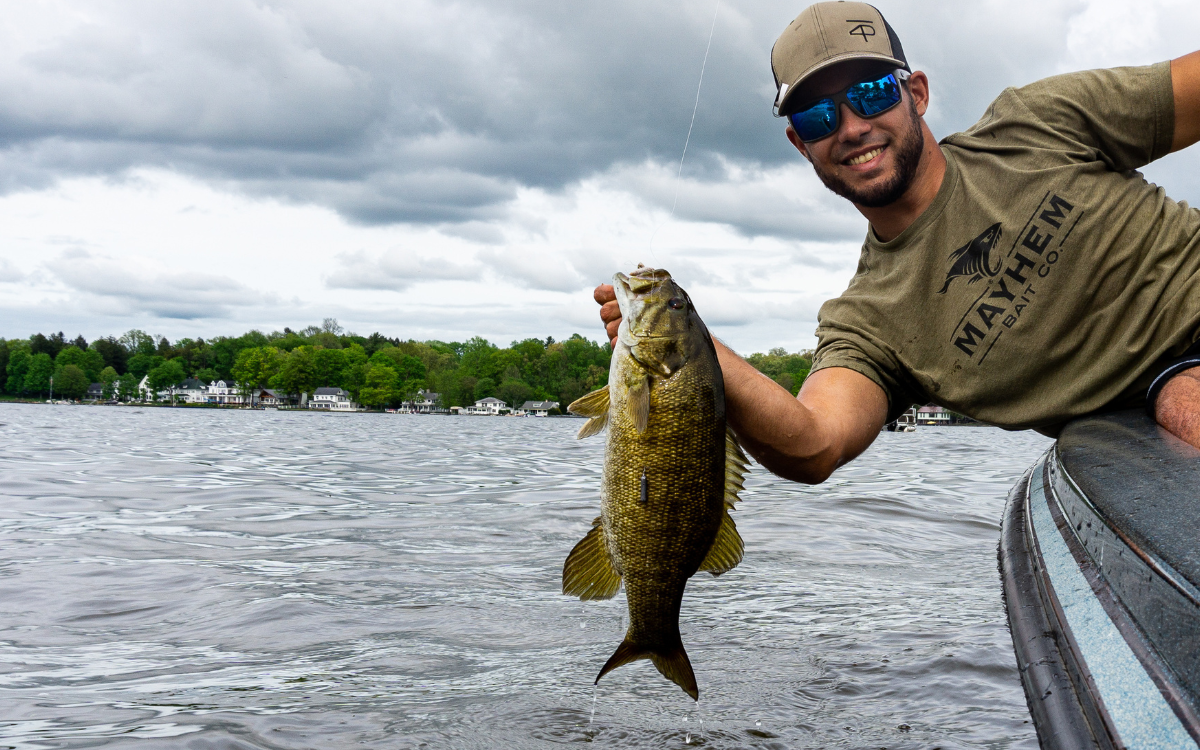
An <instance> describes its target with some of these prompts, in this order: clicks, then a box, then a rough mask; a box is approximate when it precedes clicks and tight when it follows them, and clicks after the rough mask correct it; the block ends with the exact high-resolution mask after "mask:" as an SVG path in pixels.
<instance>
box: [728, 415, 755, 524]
mask: <svg viewBox="0 0 1200 750" xmlns="http://www.w3.org/2000/svg"><path fill="white" fill-rule="evenodd" d="M749 473H750V460H749V459H748V458H746V454H745V453H743V452H742V446H741V445H739V444H738V440H737V435H735V434H734V433H733V428H731V427H726V428H725V507H726V508H728V509H730V510H732V509H733V504H734V503H736V502H737V501H738V500H741V498H740V497H738V493H739V492H741V491H742V489H744V484H743V482H745V479H746V475H747V474H749Z"/></svg>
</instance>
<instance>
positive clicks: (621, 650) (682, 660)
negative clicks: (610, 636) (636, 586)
mask: <svg viewBox="0 0 1200 750" xmlns="http://www.w3.org/2000/svg"><path fill="white" fill-rule="evenodd" d="M638 659H649V660H650V661H651V662H652V663H653V664H654V666H655V667H656V668H657V669H658V671H659V672H661V673H662V676H663V677H666V678H667V679H668V680H670V681H671V682H673V683H675V684H676V685H678V686H679V687H681V688H683V692H685V693H687V694H688V695H690V696H691V697H692V700H694V701H698V700H700V688H699V687H698V686H697V685H696V673H695V672H693V671H692V663H691V661H689V660H688V655H687V652H686V651H684V650H683V644H682V643H680V644H678V645H676V646H675V647H673V648H668V649H664V650H660V651H654V650H652V649H649V648H646V647H644V646H639V645H638V644H636V643H634V642H633V641H631V640H629V636H626V637H625V640H623V641H621V645H619V646H617V650H616V651H614V652H613V655H612V656H610V657H608V661H606V662H605V663H604V666H603V667H601V669H600V674H598V675H596V682H597V683H599V682H600V678H601V677H603V676H604V675H606V674H608V673H609V672H611V671H613V670H614V669H616V668H617V667H621V666H624V665H626V664H628V663H630V662H634V661H637V660H638Z"/></svg>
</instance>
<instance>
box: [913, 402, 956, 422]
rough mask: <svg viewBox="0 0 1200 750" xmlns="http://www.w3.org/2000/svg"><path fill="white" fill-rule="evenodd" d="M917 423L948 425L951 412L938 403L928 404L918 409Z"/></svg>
mask: <svg viewBox="0 0 1200 750" xmlns="http://www.w3.org/2000/svg"><path fill="white" fill-rule="evenodd" d="M917 424H924V425H947V424H950V412H948V411H946V410H945V409H943V408H942V407H940V406H937V405H936V404H927V405H925V406H922V407H921V408H920V409H917Z"/></svg>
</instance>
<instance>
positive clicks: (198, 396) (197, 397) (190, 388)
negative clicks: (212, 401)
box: [167, 378, 208, 404]
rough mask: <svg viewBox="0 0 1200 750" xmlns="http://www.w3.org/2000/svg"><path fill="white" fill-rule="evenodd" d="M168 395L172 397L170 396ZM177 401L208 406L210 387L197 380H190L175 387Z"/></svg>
mask: <svg viewBox="0 0 1200 750" xmlns="http://www.w3.org/2000/svg"><path fill="white" fill-rule="evenodd" d="M167 395H168V396H170V394H167ZM175 401H176V402H183V403H185V404H206V403H208V386H206V385H205V384H204V383H202V382H200V381H199V380H196V379H195V378H188V379H187V380H185V381H183V382H182V383H180V384H179V385H177V386H175Z"/></svg>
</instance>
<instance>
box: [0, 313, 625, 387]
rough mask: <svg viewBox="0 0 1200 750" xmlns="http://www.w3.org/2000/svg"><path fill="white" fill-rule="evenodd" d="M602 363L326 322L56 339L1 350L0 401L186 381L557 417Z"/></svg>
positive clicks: (598, 350)
mask: <svg viewBox="0 0 1200 750" xmlns="http://www.w3.org/2000/svg"><path fill="white" fill-rule="evenodd" d="M608 362H609V349H608V345H607V344H605V345H600V344H597V343H595V342H593V341H589V340H588V339H585V338H583V337H582V336H579V335H578V334H576V335H573V336H571V338H569V339H567V340H566V341H555V340H554V339H553V338H547V339H545V340H542V339H526V340H524V341H514V342H513V343H512V345H511V346H509V347H508V348H506V349H502V348H500V347H497V346H495V345H493V344H491V343H489V342H488V341H487V340H485V339H483V338H479V337H475V338H473V339H471V340H469V341H466V342H443V341H424V342H419V341H402V340H400V339H397V338H389V337H387V336H384V335H383V334H381V333H374V334H371V335H370V336H358V335H356V334H353V333H346V332H344V331H343V330H342V329H341V327H340V326H338V324H337V321H335V320H327V321H325V323H324V325H322V326H320V327H317V326H310V327H309V328H306V329H304V330H301V331H293V330H291V329H290V328H285V329H284V330H283V331H282V332H278V331H276V332H273V333H269V334H264V333H262V332H260V331H250V332H249V333H246V334H243V335H241V336H237V337H226V336H219V337H215V338H212V339H208V340H205V339H190V338H183V339H179V340H178V341H175V342H171V341H170V340H168V339H167V338H165V337H159V338H155V337H153V336H150V335H149V334H147V333H145V332H144V331H139V330H132V331H129V332H128V333H125V334H124V335H121V336H108V337H104V338H100V339H96V340H95V341H91V342H88V341H87V340H85V339H84V338H83V337H82V336H80V337H77V338H75V339H74V340H70V339H66V338H65V337H64V336H63V334H62V333H56V334H51V335H49V336H47V335H44V334H41V333H38V334H34V335H33V336H30V337H29V338H28V339H13V340H7V341H6V340H4V339H0V372H3V373H4V375H5V377H4V378H2V379H0V384H2V385H3V391H4V392H5V393H6V394H8V395H11V396H17V397H27V398H41V397H45V396H47V395H48V394H49V393H50V378H51V377H53V378H54V395H55V396H56V397H59V396H61V397H63V398H82V397H83V396H84V395H86V393H87V389H88V386H89V385H90V384H91V383H103V384H105V390H106V395H107V396H111V395H112V394H115V393H120V394H132V393H135V392H136V390H137V387H138V385H139V384H140V383H141V381H142V379H143V378H147V383H146V384H147V386H148V387H149V389H150V390H151V392H158V391H162V390H167V389H170V388H174V387H176V386H178V385H179V384H180V383H182V381H184V380H186V379H188V378H195V379H197V380H200V381H202V382H204V383H210V382H212V381H216V380H224V381H225V382H226V383H229V384H231V385H232V384H236V385H237V386H238V387H240V388H242V389H244V390H250V389H253V388H257V387H264V388H274V389H277V390H280V391H282V392H284V393H287V394H292V395H298V394H300V393H308V394H310V395H311V394H312V392H313V391H314V390H315V389H316V388H319V387H322V386H330V387H340V388H344V389H345V390H347V391H348V392H349V393H350V395H351V397H352V398H353V399H354V400H356V401H359V402H361V403H363V404H366V405H368V406H388V405H397V404H399V403H400V402H402V401H404V400H407V399H409V398H411V397H412V396H413V395H414V394H415V393H416V391H418V390H426V391H433V392H436V393H439V394H441V399H442V404H443V405H444V406H447V407H448V406H465V405H468V404H472V403H474V402H475V401H476V400H477V399H480V398H485V397H487V396H495V397H497V398H500V399H503V400H504V401H505V402H507V403H510V404H512V403H517V404H518V405H519V404H520V403H522V402H524V401H528V400H550V401H558V402H559V403H561V404H563V405H564V406H565V405H566V404H568V403H570V402H571V401H573V400H575V399H576V398H578V397H580V396H582V395H583V394H585V393H587V392H589V391H591V390H594V389H595V388H599V387H600V386H602V385H604V384H605V383H607V382H608Z"/></svg>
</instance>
